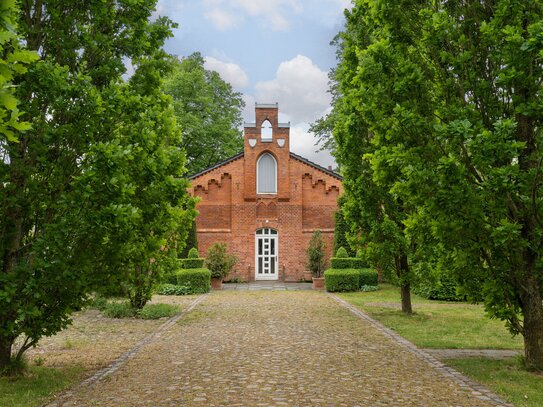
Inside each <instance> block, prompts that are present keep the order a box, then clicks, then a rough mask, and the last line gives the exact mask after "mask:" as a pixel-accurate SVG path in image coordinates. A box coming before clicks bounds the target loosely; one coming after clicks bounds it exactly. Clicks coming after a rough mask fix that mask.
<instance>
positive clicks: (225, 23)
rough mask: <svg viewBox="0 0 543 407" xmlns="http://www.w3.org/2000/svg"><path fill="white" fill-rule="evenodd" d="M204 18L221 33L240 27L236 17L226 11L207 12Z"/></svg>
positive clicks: (213, 10) (217, 9)
mask: <svg viewBox="0 0 543 407" xmlns="http://www.w3.org/2000/svg"><path fill="white" fill-rule="evenodd" d="M204 17H205V18H207V19H208V20H210V21H211V22H212V23H213V25H214V26H215V27H217V29H219V30H221V31H225V30H228V29H230V28H234V27H236V26H237V25H238V21H237V19H236V17H235V16H234V15H233V14H231V13H229V12H228V11H226V10H222V9H219V8H214V9H211V10H209V11H207V12H206V13H205V14H204Z"/></svg>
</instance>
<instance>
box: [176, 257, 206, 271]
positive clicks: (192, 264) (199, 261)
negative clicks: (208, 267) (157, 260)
mask: <svg viewBox="0 0 543 407" xmlns="http://www.w3.org/2000/svg"><path fill="white" fill-rule="evenodd" d="M204 261H205V259H204V258H202V257H196V258H194V259H191V258H189V259H179V265H180V268H182V269H201V268H203V267H204Z"/></svg>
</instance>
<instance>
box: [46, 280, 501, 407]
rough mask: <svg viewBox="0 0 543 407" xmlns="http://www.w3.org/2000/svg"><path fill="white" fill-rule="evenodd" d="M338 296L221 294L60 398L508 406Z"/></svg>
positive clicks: (67, 401) (84, 402)
mask: <svg viewBox="0 0 543 407" xmlns="http://www.w3.org/2000/svg"><path fill="white" fill-rule="evenodd" d="M336 298H337V297H336ZM336 298H332V296H328V295H326V294H324V293H321V292H314V291H302V292H291V291H286V290H285V291H237V290H234V291H222V292H213V293H211V294H210V295H208V296H207V297H205V298H203V301H201V302H200V303H199V304H198V305H197V306H196V307H195V308H194V309H193V310H192V311H191V312H188V313H186V314H184V315H182V317H176V319H175V320H170V322H169V323H167V326H164V327H163V328H162V329H161V330H160V331H159V332H157V333H156V334H155V335H154V336H153V337H150V338H148V340H147V341H145V343H142V344H141V346H140V348H139V352H137V351H135V352H134V353H133V354H132V355H131V356H130V357H127V358H126V360H125V361H123V362H124V363H119V364H118V366H117V367H116V369H115V371H113V372H111V373H110V374H109V375H103V376H102V379H101V380H98V379H100V378H98V379H97V380H96V381H95V382H94V383H89V385H87V386H82V387H79V388H78V389H76V391H75V392H74V394H72V395H71V397H68V398H63V399H61V401H59V402H57V403H56V405H63V406H72V405H77V406H88V405H92V406H95V405H97V406H142V405H152V406H495V405H499V402H496V400H492V399H491V398H489V397H486V396H485V395H482V393H480V392H477V391H476V390H474V388H473V387H472V386H470V385H469V384H465V383H464V384H462V381H461V380H460V381H459V380H457V378H455V377H454V375H451V374H448V373H447V372H448V371H445V370H444V369H442V368H440V366H438V365H436V364H435V363H434V362H432V360H431V359H432V358H431V357H429V358H430V359H428V360H426V359H425V358H424V357H421V355H420V354H417V351H416V350H415V351H414V350H413V349H411V348H410V347H409V346H408V345H406V344H405V343H402V342H401V341H400V340H398V338H394V337H391V336H390V335H389V334H388V333H387V332H386V331H383V330H382V329H380V328H379V325H375V324H373V323H372V321H373V320H371V319H370V320H366V319H365V318H364V317H363V316H361V315H359V314H357V313H356V312H355V311H356V310H354V309H349V310H350V311H351V312H348V311H347V310H346V309H345V308H346V307H347V308H349V307H348V305H345V304H341V303H340V301H341V300H339V301H338V299H336ZM195 305H196V304H195ZM373 322H375V321H373ZM420 352H422V351H420ZM422 355H423V356H424V352H423V353H422Z"/></svg>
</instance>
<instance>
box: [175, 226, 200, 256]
mask: <svg viewBox="0 0 543 407" xmlns="http://www.w3.org/2000/svg"><path fill="white" fill-rule="evenodd" d="M189 249H190V250H189ZM192 249H196V253H197V255H196V257H198V233H197V230H196V220H193V221H192V223H191V226H190V229H189V233H188V235H187V239H186V240H185V246H184V247H183V250H181V251H179V250H178V254H179V258H180V259H186V258H190V255H189V253H190V251H191V250H192Z"/></svg>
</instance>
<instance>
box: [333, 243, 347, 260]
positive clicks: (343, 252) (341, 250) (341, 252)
mask: <svg viewBox="0 0 543 407" xmlns="http://www.w3.org/2000/svg"><path fill="white" fill-rule="evenodd" d="M336 257H337V258H339V259H346V258H348V257H349V253H347V250H345V248H344V247H343V246H342V247H340V248H339V249H337V252H336Z"/></svg>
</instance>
